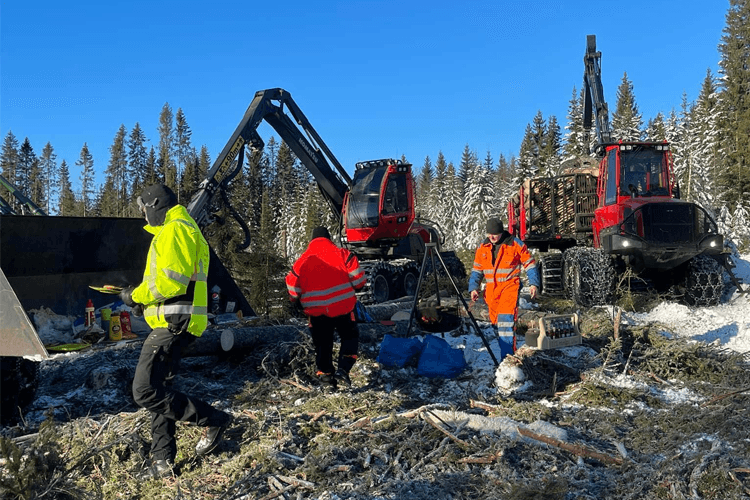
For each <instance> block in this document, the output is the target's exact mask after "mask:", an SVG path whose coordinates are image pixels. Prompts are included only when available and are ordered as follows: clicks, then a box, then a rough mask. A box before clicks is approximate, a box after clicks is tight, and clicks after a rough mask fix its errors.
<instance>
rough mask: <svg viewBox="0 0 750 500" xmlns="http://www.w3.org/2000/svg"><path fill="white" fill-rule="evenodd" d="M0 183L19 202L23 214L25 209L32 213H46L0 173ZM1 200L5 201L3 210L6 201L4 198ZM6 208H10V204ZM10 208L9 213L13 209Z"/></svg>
mask: <svg viewBox="0 0 750 500" xmlns="http://www.w3.org/2000/svg"><path fill="white" fill-rule="evenodd" d="M0 185H2V186H3V187H5V189H7V190H8V191H10V194H12V195H13V196H15V197H16V199H17V200H18V201H20V202H21V211H22V212H23V213H24V215H26V213H25V212H27V211H28V212H30V213H31V214H33V215H47V213H46V212H45V211H44V210H42V209H41V208H39V206H38V205H37V204H36V203H34V202H33V201H31V199H30V198H29V197H28V196H26V195H25V194H23V193H22V192H21V191H19V190H18V189H17V188H16V187H15V186H14V185H13V184H11V183H10V182H9V181H8V179H6V178H5V177H3V176H2V175H0ZM3 202H5V203H4V204H3V205H2V206H3V210H5V209H6V207H5V205H8V203H7V202H6V201H5V200H3ZM7 208H10V206H8V207H7ZM10 210H11V212H9V213H13V209H12V208H11V209H10ZM2 213H6V212H5V211H3V212H2Z"/></svg>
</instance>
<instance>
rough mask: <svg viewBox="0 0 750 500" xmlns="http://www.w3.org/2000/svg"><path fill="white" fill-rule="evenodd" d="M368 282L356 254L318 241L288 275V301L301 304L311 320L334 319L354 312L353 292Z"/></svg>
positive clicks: (355, 300) (318, 239)
mask: <svg viewBox="0 0 750 500" xmlns="http://www.w3.org/2000/svg"><path fill="white" fill-rule="evenodd" d="M365 280H366V279H365V273H364V271H363V270H362V269H361V268H360V267H359V261H358V260H357V257H356V256H355V255H354V254H353V253H351V252H349V250H347V249H345V248H339V247H337V246H336V245H335V244H334V243H333V242H332V241H331V240H329V239H328V238H315V239H314V240H312V241H311V242H310V245H308V247H307V250H305V252H304V253H303V254H302V255H301V256H300V258H299V259H297V262H295V263H294V266H293V267H292V270H291V271H290V272H289V274H287V275H286V287H287V291H288V292H289V299H290V300H291V301H292V302H295V301H297V300H299V302H300V305H301V306H302V309H303V310H304V312H305V314H307V315H308V316H328V317H329V318H334V317H336V316H341V315H344V314H348V313H350V312H352V311H353V310H354V306H355V305H356V303H357V297H356V295H355V294H354V291H355V290H359V289H360V288H362V287H363V286H365Z"/></svg>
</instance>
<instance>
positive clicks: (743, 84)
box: [719, 0, 750, 209]
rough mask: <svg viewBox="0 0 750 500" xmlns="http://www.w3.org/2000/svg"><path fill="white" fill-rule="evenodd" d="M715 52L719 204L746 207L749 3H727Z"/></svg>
mask: <svg viewBox="0 0 750 500" xmlns="http://www.w3.org/2000/svg"><path fill="white" fill-rule="evenodd" d="M723 33H724V34H723V36H722V38H721V43H720V44H719V52H720V54H721V59H720V61H719V68H720V70H719V72H720V73H721V75H722V76H721V77H720V79H719V82H720V85H721V101H720V102H721V108H722V109H721V111H722V121H721V125H720V135H721V139H720V142H721V144H722V145H723V150H722V153H721V154H722V157H723V161H724V168H723V169H722V172H721V174H720V175H719V183H720V190H721V193H722V195H721V203H722V204H725V205H727V206H729V207H730V209H731V207H737V206H739V205H740V204H741V205H742V206H744V207H748V206H749V205H750V141H749V140H748V137H750V92H748V89H750V68H748V54H750V36H748V34H749V33H750V2H749V1H748V0H730V1H729V10H728V11H727V15H726V25H725V27H724V30H723Z"/></svg>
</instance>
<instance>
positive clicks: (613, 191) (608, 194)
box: [604, 149, 617, 205]
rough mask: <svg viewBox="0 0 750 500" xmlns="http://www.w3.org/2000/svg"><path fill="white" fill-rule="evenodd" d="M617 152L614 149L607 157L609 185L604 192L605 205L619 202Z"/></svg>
mask: <svg viewBox="0 0 750 500" xmlns="http://www.w3.org/2000/svg"><path fill="white" fill-rule="evenodd" d="M616 174H617V150H616V149H613V150H612V151H610V152H609V155H607V185H606V186H605V190H604V204H605V205H611V204H613V203H616V202H617V176H616Z"/></svg>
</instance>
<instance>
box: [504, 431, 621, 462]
mask: <svg viewBox="0 0 750 500" xmlns="http://www.w3.org/2000/svg"><path fill="white" fill-rule="evenodd" d="M517 429H518V432H519V433H521V435H523V436H526V437H528V438H531V439H534V440H536V441H541V442H542V443H546V444H548V445H550V446H554V447H556V448H560V449H563V450H565V451H569V452H571V453H573V454H574V455H578V456H579V457H585V458H593V459H595V460H599V461H600V462H603V463H605V464H615V465H622V458H619V457H612V456H609V455H605V454H604V453H599V452H598V451H596V450H592V449H591V448H587V447H585V446H582V445H576V444H570V443H566V442H564V441H560V440H559V439H556V438H553V437H550V436H545V435H544V434H537V433H536V432H533V431H530V430H529V429H527V428H525V427H521V426H519V427H517Z"/></svg>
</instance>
